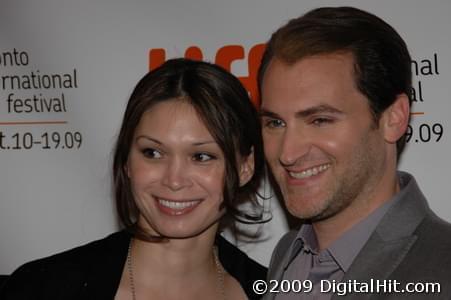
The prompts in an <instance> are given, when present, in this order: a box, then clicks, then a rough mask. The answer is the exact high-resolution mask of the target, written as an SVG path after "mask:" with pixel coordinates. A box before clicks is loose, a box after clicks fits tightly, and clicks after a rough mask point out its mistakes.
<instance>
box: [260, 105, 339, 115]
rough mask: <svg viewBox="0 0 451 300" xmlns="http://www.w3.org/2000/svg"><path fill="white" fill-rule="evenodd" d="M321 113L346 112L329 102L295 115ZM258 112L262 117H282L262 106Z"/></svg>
mask: <svg viewBox="0 0 451 300" xmlns="http://www.w3.org/2000/svg"><path fill="white" fill-rule="evenodd" d="M320 113H332V114H337V115H342V114H344V112H343V111H341V110H339V109H337V108H335V107H333V106H330V105H328V104H320V105H316V106H312V107H309V108H306V109H303V110H300V111H297V112H296V113H295V115H296V117H298V118H306V117H308V116H311V115H315V114H320ZM258 114H259V116H260V117H269V118H274V119H280V116H279V115H278V114H277V113H275V112H272V111H269V110H266V109H264V108H261V109H260V111H259V112H258Z"/></svg>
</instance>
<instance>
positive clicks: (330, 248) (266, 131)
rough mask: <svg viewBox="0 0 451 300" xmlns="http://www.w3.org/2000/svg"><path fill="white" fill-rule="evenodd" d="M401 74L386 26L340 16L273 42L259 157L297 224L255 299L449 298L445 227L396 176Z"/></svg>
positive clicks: (449, 243)
mask: <svg viewBox="0 0 451 300" xmlns="http://www.w3.org/2000/svg"><path fill="white" fill-rule="evenodd" d="M410 64H411V58H410V55H409V52H408V50H407V47H406V45H405V43H404V41H403V40H402V38H401V37H400V36H399V35H398V33H397V32H396V31H395V30H394V29H393V28H392V27H391V26H390V25H388V24H387V23H385V22H384V21H383V20H381V19H380V18H378V17H376V16H374V15H372V14H369V13H367V12H364V11H361V10H358V9H355V8H351V7H339V8H338V7H337V8H319V9H315V10H313V11H310V12H308V13H307V14H305V15H304V16H301V17H300V18H297V19H293V20H291V21H290V22H288V23H287V24H286V25H285V26H283V27H282V28H280V29H279V30H277V31H276V32H275V33H274V34H273V35H272V37H271V39H270V41H269V42H268V45H267V48H266V50H265V53H264V55H263V59H262V64H261V67H260V72H259V85H260V93H261V122H262V130H263V139H264V145H265V155H266V158H267V161H268V164H269V166H270V169H271V173H272V175H273V177H274V179H275V181H276V182H277V185H278V187H279V188H280V191H281V194H282V196H283V198H284V202H285V204H286V207H287V209H288V211H289V212H290V213H291V214H293V215H294V216H295V217H297V218H299V219H301V220H302V226H301V227H300V230H298V231H292V232H289V233H287V234H286V235H285V236H284V237H283V238H282V239H281V240H280V242H279V244H278V245H277V247H276V249H275V251H274V253H273V256H272V259H271V263H270V269H269V274H268V280H273V281H272V282H269V287H270V288H273V292H271V293H270V292H268V293H267V294H266V296H265V297H266V299H277V300H283V299H336V298H338V297H339V296H340V295H342V297H339V298H340V299H406V298H409V299H410V298H413V299H451V225H450V224H448V223H446V222H444V221H443V220H441V219H439V218H438V217H437V216H436V215H435V214H434V213H433V212H432V211H431V210H430V209H429V207H428V205H427V202H426V200H425V198H424V196H423V195H422V193H421V191H420V189H419V187H418V185H417V184H416V182H415V179H414V178H413V176H412V175H410V174H408V173H404V172H397V162H398V158H399V155H400V154H401V152H402V150H403V148H404V144H405V131H406V128H407V125H408V122H409V116H410V104H411V101H410V99H409V94H410V91H411V76H412V75H411V70H410ZM282 280H286V281H285V284H282ZM287 282H288V283H290V285H289V287H288V288H287V286H288V285H287V284H286V283H287ZM414 284H417V285H414ZM439 289H440V292H438V290H439ZM299 290H302V291H299ZM403 290H404V293H401V291H403ZM415 290H416V291H417V292H415ZM426 290H427V291H428V292H426ZM274 291H279V293H275V292H274ZM418 291H419V292H418ZM421 291H422V293H421ZM414 292H415V293H414Z"/></svg>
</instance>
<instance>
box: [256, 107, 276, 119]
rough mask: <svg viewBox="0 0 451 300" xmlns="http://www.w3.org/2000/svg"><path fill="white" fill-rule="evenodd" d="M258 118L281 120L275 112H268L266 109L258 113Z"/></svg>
mask: <svg viewBox="0 0 451 300" xmlns="http://www.w3.org/2000/svg"><path fill="white" fill-rule="evenodd" d="M258 116H259V117H260V118H262V117H268V118H274V119H279V118H280V117H279V115H278V114H276V113H275V112H272V111H269V110H266V109H264V108H261V109H260V110H259V111H258Z"/></svg>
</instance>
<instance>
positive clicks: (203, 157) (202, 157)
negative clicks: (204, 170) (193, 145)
mask: <svg viewBox="0 0 451 300" xmlns="http://www.w3.org/2000/svg"><path fill="white" fill-rule="evenodd" d="M215 158H216V157H214V156H213V155H210V154H207V153H203V152H201V153H196V154H194V156H193V160H195V161H198V162H206V161H210V160H212V159H215Z"/></svg>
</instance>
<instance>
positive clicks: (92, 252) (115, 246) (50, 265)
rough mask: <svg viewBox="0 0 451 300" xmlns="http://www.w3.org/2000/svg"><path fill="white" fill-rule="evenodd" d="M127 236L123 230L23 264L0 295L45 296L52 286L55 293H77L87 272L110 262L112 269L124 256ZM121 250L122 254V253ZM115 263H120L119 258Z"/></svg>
mask: <svg viewBox="0 0 451 300" xmlns="http://www.w3.org/2000/svg"><path fill="white" fill-rule="evenodd" d="M129 239H130V237H129V235H128V234H127V233H126V232H123V231H121V232H116V233H113V234H111V235H109V236H107V237H105V238H102V239H99V240H96V241H93V242H90V243H88V244H85V245H82V246H78V247H76V248H73V249H70V250H67V251H64V252H61V253H57V254H54V255H51V256H48V257H45V258H41V259H37V260H34V261H31V262H28V263H25V264H24V265H22V266H20V267H19V268H17V269H16V270H15V271H14V272H13V273H12V274H11V275H10V276H9V278H8V279H7V281H6V282H5V283H4V285H3V286H2V289H1V290H0V298H1V299H26V297H27V296H28V295H33V294H42V293H43V294H46V295H47V294H48V292H49V290H52V289H53V290H54V293H57V291H58V290H59V292H64V293H67V294H68V295H71V294H75V295H76V294H77V292H76V291H74V289H78V290H79V289H80V286H83V285H85V284H86V283H87V282H88V281H89V280H88V279H87V277H89V276H90V275H89V274H93V273H95V272H96V270H98V269H100V268H102V267H103V266H108V265H109V264H110V267H109V268H112V266H114V261H113V260H117V259H118V258H119V257H122V256H124V257H125V256H126V251H127V245H128V241H129ZM121 245H122V247H121ZM121 252H124V253H122V255H121ZM111 264H112V265H111ZM117 264H119V265H120V264H121V263H120V261H118V262H117V263H116V265H117ZM99 265H101V266H102V267H99ZM11 295H15V296H14V297H13V296H11ZM21 296H22V297H21Z"/></svg>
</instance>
